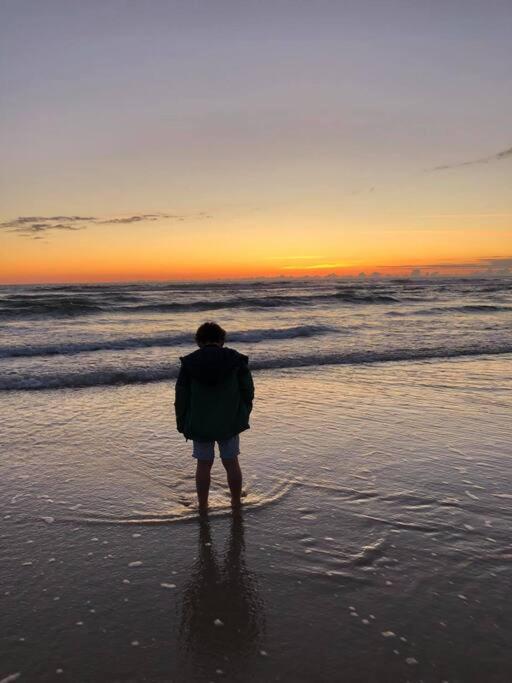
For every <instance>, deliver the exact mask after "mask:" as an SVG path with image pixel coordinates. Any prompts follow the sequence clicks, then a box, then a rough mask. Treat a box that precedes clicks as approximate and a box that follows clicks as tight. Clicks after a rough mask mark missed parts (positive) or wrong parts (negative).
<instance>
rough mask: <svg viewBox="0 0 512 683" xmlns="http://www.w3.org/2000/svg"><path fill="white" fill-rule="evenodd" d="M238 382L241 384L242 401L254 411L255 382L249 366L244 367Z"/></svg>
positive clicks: (241, 369) (239, 374)
mask: <svg viewBox="0 0 512 683" xmlns="http://www.w3.org/2000/svg"><path fill="white" fill-rule="evenodd" d="M238 381H239V383H240V393H241V394H242V400H243V402H244V403H245V404H246V405H247V407H248V408H249V412H251V410H252V402H253V401H254V382H253V381H252V375H251V371H250V370H249V368H248V367H247V365H243V366H242V367H241V368H240V372H239V373H238Z"/></svg>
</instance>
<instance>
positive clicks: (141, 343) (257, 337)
mask: <svg viewBox="0 0 512 683" xmlns="http://www.w3.org/2000/svg"><path fill="white" fill-rule="evenodd" d="M338 331H339V330H337V328H334V327H328V326H327V325H298V326H295V327H281V328H269V329H255V330H240V331H239V332H230V333H229V335H228V342H247V343H252V344H257V343H258V342H264V341H270V340H278V339H296V338H299V337H314V336H319V335H324V334H331V333H333V332H338ZM345 331H346V330H345ZM191 342H193V334H191V333H190V332H186V333H185V332H180V333H176V334H157V335H151V336H146V337H127V338H125V339H98V340H92V341H84V342H67V343H62V344H48V343H47V344H32V345H29V346H18V347H16V346H0V358H14V357H16V358H26V357H34V356H57V355H63V356H73V355H76V354H79V353H86V352H94V351H125V350H128V349H143V348H151V347H158V346H160V347H162V346H163V347H168V346H179V345H180V344H189V343H191Z"/></svg>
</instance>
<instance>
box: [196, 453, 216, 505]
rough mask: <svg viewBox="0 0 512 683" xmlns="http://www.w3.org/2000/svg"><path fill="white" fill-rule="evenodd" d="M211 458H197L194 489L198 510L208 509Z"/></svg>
mask: <svg viewBox="0 0 512 683" xmlns="http://www.w3.org/2000/svg"><path fill="white" fill-rule="evenodd" d="M212 465H213V460H198V461H197V468H196V491H197V502H198V504H199V512H206V511H207V510H208V494H209V493H210V470H211V468H212Z"/></svg>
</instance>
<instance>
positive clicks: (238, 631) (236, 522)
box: [180, 512, 264, 680]
mask: <svg viewBox="0 0 512 683" xmlns="http://www.w3.org/2000/svg"><path fill="white" fill-rule="evenodd" d="M244 554H245V544H244V527H243V520H242V516H241V514H240V513H239V512H235V513H234V514H233V518H232V520H231V529H230V535H229V539H228V541H227V547H226V551H225V554H224V558H223V560H222V562H219V560H218V558H217V555H216V552H215V548H214V545H213V541H212V536H211V529H210V523H209V521H208V519H206V518H202V519H201V521H200V526H199V553H198V557H197V562H196V565H195V567H194V569H193V572H192V576H191V579H190V582H189V584H188V586H187V587H186V589H185V591H184V595H183V608H182V618H181V626H180V654H181V658H182V660H183V666H182V667H181V669H182V673H183V674H185V673H186V670H187V669H189V670H190V669H192V671H195V672H196V674H201V675H202V676H205V678H200V680H209V678H206V676H211V675H213V674H214V672H215V671H216V670H217V669H221V670H222V671H225V672H226V673H227V670H228V669H229V670H230V672H231V673H232V674H241V673H242V672H243V669H244V667H245V666H246V665H247V659H248V656H249V655H251V654H255V653H257V652H258V644H259V642H260V640H261V637H262V635H263V625H264V617H263V606H262V602H261V600H260V598H259V596H258V590H257V584H256V581H255V579H254V577H253V576H252V575H251V574H250V573H249V571H248V570H247V568H246V566H245V557H244ZM193 680H195V679H193Z"/></svg>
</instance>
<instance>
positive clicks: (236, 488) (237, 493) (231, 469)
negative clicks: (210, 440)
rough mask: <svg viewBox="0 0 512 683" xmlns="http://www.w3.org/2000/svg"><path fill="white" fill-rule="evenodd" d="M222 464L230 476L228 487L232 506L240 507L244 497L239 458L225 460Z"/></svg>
mask: <svg viewBox="0 0 512 683" xmlns="http://www.w3.org/2000/svg"><path fill="white" fill-rule="evenodd" d="M222 464H223V465H224V468H225V470H226V474H227V476H228V486H229V490H230V491H231V505H232V506H233V507H239V506H240V497H241V495H242V470H241V469H240V464H239V462H238V458H233V459H232V460H223V461H222Z"/></svg>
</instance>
